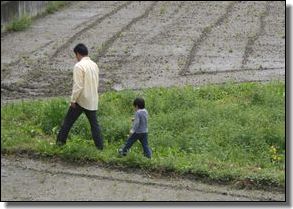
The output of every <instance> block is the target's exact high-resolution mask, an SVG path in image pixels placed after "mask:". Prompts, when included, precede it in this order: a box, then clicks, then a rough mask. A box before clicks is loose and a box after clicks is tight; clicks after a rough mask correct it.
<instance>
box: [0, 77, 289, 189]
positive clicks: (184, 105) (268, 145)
mask: <svg viewBox="0 0 293 209" xmlns="http://www.w3.org/2000/svg"><path fill="white" fill-rule="evenodd" d="M284 88H285V85H284V83H283V82H271V83H267V84H259V83H242V84H225V85H209V86H202V87H192V86H186V87H183V88H175V87H174V88H168V89H166V88H150V89H146V90H142V91H140V92H134V91H129V90H127V91H120V92H107V93H104V94H102V95H100V101H99V111H98V113H97V114H98V120H99V123H100V125H101V130H102V135H103V138H104V139H105V149H104V150H103V152H98V151H97V150H96V149H95V147H94V144H93V140H92V138H91V133H90V126H89V123H88V121H87V118H86V117H84V116H82V117H80V118H79V120H78V121H77V122H76V123H75V125H74V126H73V128H72V130H71V132H70V137H69V139H68V143H67V144H66V146H65V147H63V148H56V147H55V145H54V144H55V139H56V134H57V131H58V130H59V129H60V125H61V123H62V120H63V119H64V116H65V114H66V111H67V109H68V103H67V101H66V100H64V99H60V98H59V99H58V98H56V99H52V100H49V101H35V102H21V103H18V104H8V105H5V106H4V107H2V108H1V150H5V151H6V152H12V153H13V152H15V151H16V150H19V149H20V150H33V151H34V152H38V153H41V154H44V155H48V156H59V157H61V158H64V159H70V160H82V161H86V160H93V161H100V162H104V163H110V164H113V165H124V166H128V167H139V168H145V169H150V170H158V171H160V172H161V171H166V172H176V173H179V174H184V173H188V174H193V175H196V176H197V177H200V178H204V179H209V180H215V181H220V182H234V181H238V180H239V181H241V180H243V181H242V182H246V181H247V182H254V183H255V184H257V185H266V186H279V187H281V186H282V187H283V186H284V182H285V173H284V169H285V97H284V95H285V94H284V92H285V89H284ZM136 96H143V97H144V98H145V100H146V108H147V109H148V111H149V144H150V147H151V148H152V150H153V158H152V160H148V159H146V158H144V157H143V155H142V150H141V146H140V145H139V144H138V143H137V144H135V145H134V146H133V148H132V149H131V152H130V153H129V155H128V156H127V157H125V158H119V157H118V155H117V148H118V147H119V146H121V145H122V144H123V143H124V141H125V140H126V138H127V134H128V131H129V128H130V125H131V118H132V116H133V107H132V101H133V99H134V98H135V97H136ZM247 179H248V180H247Z"/></svg>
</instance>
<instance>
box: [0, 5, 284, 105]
mask: <svg viewBox="0 0 293 209" xmlns="http://www.w3.org/2000/svg"><path fill="white" fill-rule="evenodd" d="M284 14H285V2H276V1H275V2H260V1H252V2H246V1H244V2H239V1H236V2H228V1H227V2H215V1H210V2H208V1H206V2H184V1H180V2H175V1H174V2H138V1H137V2H119V1H117V2H112V1H111V2H100V1H98V2H86V1H85V2H73V3H72V4H71V5H70V6H69V7H68V8H66V9H64V10H62V12H57V13H55V14H52V15H48V16H46V17H44V18H40V19H39V20H37V21H35V22H34V23H33V25H32V27H31V28H29V29H28V30H26V31H23V32H17V33H10V34H7V35H1V100H3V101H5V100H11V99H20V98H34V97H50V96H61V95H62V96H68V95H69V94H70V91H71V87H72V66H73V65H74V63H75V62H76V61H75V58H74V56H73V53H72V49H73V47H74V46H75V45H76V44H77V43H79V42H83V43H85V44H86V45H87V46H88V47H89V49H90V56H91V57H92V59H93V60H95V61H97V62H98V65H99V67H100V70H101V72H100V77H101V82H100V91H106V90H109V89H115V90H121V89H141V88H148V87H154V86H165V87H168V86H182V85H202V84H207V83H223V82H245V81H269V80H272V79H281V80H284V78H285V16H284ZM36 34H37V35H36Z"/></svg>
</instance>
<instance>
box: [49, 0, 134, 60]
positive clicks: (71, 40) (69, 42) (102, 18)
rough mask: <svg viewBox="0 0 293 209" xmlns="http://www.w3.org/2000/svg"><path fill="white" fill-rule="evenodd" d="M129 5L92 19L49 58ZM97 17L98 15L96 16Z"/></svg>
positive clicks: (126, 4)
mask: <svg viewBox="0 0 293 209" xmlns="http://www.w3.org/2000/svg"><path fill="white" fill-rule="evenodd" d="M131 3H133V2H132V1H128V2H126V3H124V4H122V5H120V6H118V7H117V8H115V9H113V10H112V11H111V12H109V13H107V14H105V15H104V16H102V17H99V18H97V19H96V17H94V19H95V20H94V21H93V22H92V23H90V24H89V25H87V26H86V27H85V28H83V29H82V30H80V31H78V32H77V33H75V34H74V35H73V36H71V37H70V38H69V39H68V40H67V41H66V42H65V43H64V44H62V45H61V46H60V47H58V49H57V50H56V51H55V52H54V54H52V55H51V58H54V57H56V56H57V55H58V53H60V52H61V51H62V50H63V49H64V48H67V47H68V46H69V45H70V44H71V43H72V42H73V40H75V39H76V38H77V37H78V36H80V35H81V34H82V33H84V32H85V31H87V30H89V29H91V28H92V27H93V26H95V25H97V24H99V23H101V22H102V21H104V20H105V19H106V18H108V17H110V16H112V15H114V14H116V13H117V12H118V11H119V10H121V9H123V8H125V7H127V6H128V5H130V4H131ZM96 16H99V15H96ZM83 24H84V23H82V24H81V25H83Z"/></svg>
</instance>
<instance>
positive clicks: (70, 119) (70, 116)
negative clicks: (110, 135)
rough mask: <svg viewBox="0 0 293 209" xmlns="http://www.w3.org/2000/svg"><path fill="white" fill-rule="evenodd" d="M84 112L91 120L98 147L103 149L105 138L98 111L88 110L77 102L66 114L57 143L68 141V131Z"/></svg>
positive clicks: (93, 135)
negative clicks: (98, 118)
mask: <svg viewBox="0 0 293 209" xmlns="http://www.w3.org/2000/svg"><path fill="white" fill-rule="evenodd" d="M83 112H84V113H85V115H86V117H87V118H88V120H89V122H90V125H91V132H92V137H93V139H94V142H95V145H96V147H97V148H98V149H103V138H102V136H101V130H100V127H99V124H98V121H97V115H96V111H95V110H94V111H91V110H87V109H85V108H83V107H81V106H80V105H79V104H77V103H76V107H75V108H73V107H71V106H70V108H69V110H68V112H67V115H66V116H65V119H64V122H63V124H62V126H61V129H60V131H59V133H58V136H57V141H56V144H58V145H63V144H65V143H66V140H67V137H68V133H69V131H70V129H71V127H72V126H73V124H74V122H75V121H76V120H77V119H78V117H79V116H80V115H81V113H83Z"/></svg>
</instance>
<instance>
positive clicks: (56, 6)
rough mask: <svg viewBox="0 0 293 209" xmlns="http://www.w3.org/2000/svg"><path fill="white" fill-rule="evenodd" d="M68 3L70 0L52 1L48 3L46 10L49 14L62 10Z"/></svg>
mask: <svg viewBox="0 0 293 209" xmlns="http://www.w3.org/2000/svg"><path fill="white" fill-rule="evenodd" d="M67 3H68V2H66V1H50V2H49V3H48V6H47V9H46V11H47V12H48V13H49V14H52V13H54V12H56V11H58V10H60V9H61V8H63V7H64V6H65V5H66V4H67Z"/></svg>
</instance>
